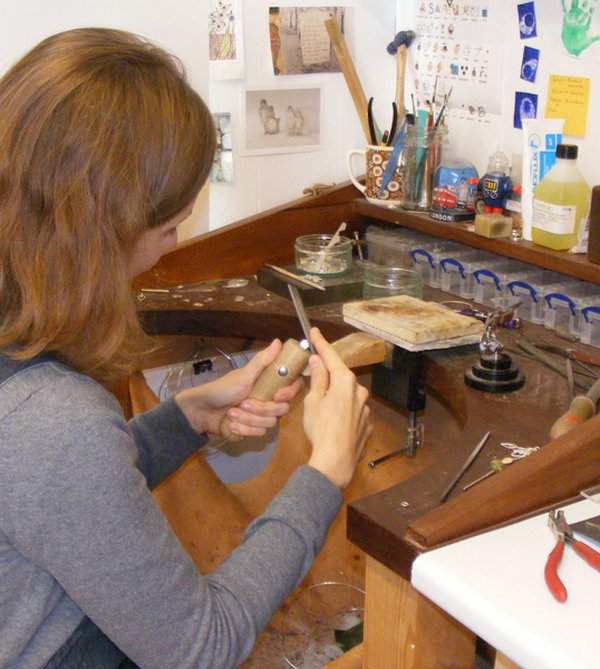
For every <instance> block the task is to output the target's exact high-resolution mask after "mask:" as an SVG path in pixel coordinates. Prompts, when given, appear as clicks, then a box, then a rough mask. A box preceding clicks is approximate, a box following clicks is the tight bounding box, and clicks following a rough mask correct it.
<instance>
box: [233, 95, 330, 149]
mask: <svg viewBox="0 0 600 669" xmlns="http://www.w3.org/2000/svg"><path fill="white" fill-rule="evenodd" d="M244 106H245V127H244V132H245V142H244V146H245V153H246V155H260V154H268V153H297V152H299V151H316V150H318V149H319V148H320V144H321V89H319V88H278V89H274V90H247V91H246V93H245V100H244Z"/></svg>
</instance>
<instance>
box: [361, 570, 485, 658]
mask: <svg viewBox="0 0 600 669" xmlns="http://www.w3.org/2000/svg"><path fill="white" fill-rule="evenodd" d="M366 593H367V594H366V602H365V633H364V644H363V646H364V648H363V658H364V659H363V669H457V668H460V669H463V668H464V669H470V668H471V667H472V666H473V664H474V662H475V636H474V634H473V633H472V632H470V631H469V630H468V629H467V628H466V627H463V625H461V624H460V623H459V622H458V621H456V620H454V618H452V617H450V616H449V615H448V614H447V613H445V612H444V611H442V609H440V608H439V607H437V606H436V605H435V604H433V603H432V602H430V601H429V600H428V599H426V598H425V597H423V596H422V595H421V594H419V593H418V592H417V591H416V590H415V589H414V588H413V587H412V586H411V584H410V583H409V582H408V581H406V580H404V579H403V578H402V577H400V576H398V574H396V573H395V572H393V571H392V570H390V569H388V568H387V567H386V566H384V565H383V564H381V563H380V562H378V561H377V560H374V559H373V558H371V557H367V572H366Z"/></svg>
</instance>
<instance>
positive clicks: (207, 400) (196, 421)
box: [175, 339, 303, 437]
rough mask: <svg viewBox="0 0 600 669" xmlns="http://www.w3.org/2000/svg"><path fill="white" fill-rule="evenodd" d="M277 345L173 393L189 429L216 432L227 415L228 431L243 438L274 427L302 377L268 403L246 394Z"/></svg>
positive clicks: (277, 350)
mask: <svg viewBox="0 0 600 669" xmlns="http://www.w3.org/2000/svg"><path fill="white" fill-rule="evenodd" d="M281 346H282V344H281V341H279V339H275V340H274V341H273V342H272V343H271V345H270V346H268V347H267V348H265V349H263V350H262V351H259V352H258V353H257V354H256V355H255V356H254V357H253V358H252V360H250V362H249V363H248V364H247V365H246V366H245V367H242V368H240V369H234V370H233V371H231V372H229V373H228V374H225V376H222V377H221V378H220V379H217V380H216V381H211V382H210V383H205V384H203V385H201V386H195V387H194V388H188V389H186V390H182V391H181V392H180V393H178V394H177V395H175V401H176V402H177V404H178V405H179V408H180V409H181V410H182V411H183V413H184V415H185V417H186V418H187V420H188V422H189V423H190V425H191V426H192V428H193V429H194V430H195V431H196V432H199V433H202V432H208V433H211V434H219V433H220V425H221V421H222V420H223V417H224V416H225V415H227V417H228V418H229V421H230V430H231V431H232V432H233V433H234V434H239V435H241V436H243V437H262V436H263V435H264V434H265V433H266V431H267V430H268V429H269V428H271V427H274V426H275V424H276V423H277V419H278V418H279V417H280V416H283V415H285V414H286V413H287V412H288V411H289V410H290V404H289V403H290V402H291V401H292V400H293V399H294V397H296V395H297V394H298V392H299V390H300V389H301V388H302V386H303V380H302V379H301V378H300V379H296V381H294V382H293V383H291V384H290V385H289V386H286V387H285V388H281V390H278V391H277V392H276V393H275V396H274V397H273V400H272V401H270V402H263V401H261V400H254V399H248V395H249V394H250V391H251V390H252V388H253V386H254V383H255V381H256V379H258V377H259V376H260V374H261V372H262V371H263V370H264V369H265V367H267V366H268V365H270V364H271V363H272V362H273V360H275V358H276V357H277V356H278V355H279V352H280V351H281Z"/></svg>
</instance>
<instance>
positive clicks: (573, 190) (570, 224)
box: [531, 144, 590, 251]
mask: <svg viewBox="0 0 600 669" xmlns="http://www.w3.org/2000/svg"><path fill="white" fill-rule="evenodd" d="M589 201H590V187H589V186H588V185H587V183H586V181H585V179H584V178H583V176H582V174H581V172H580V171H579V169H578V167H577V146H576V145H575V144H559V145H558V146H557V147H556V163H555V165H554V167H553V168H552V169H551V170H550V171H549V172H548V173H547V174H546V176H545V177H544V178H543V179H542V180H541V181H540V183H539V184H538V186H537V187H536V189H535V191H534V193H533V220H532V227H531V238H532V240H533V242H534V243H535V244H539V245H540V246H546V247H547V248H549V249H554V250H555V251H566V250H568V249H570V248H573V246H575V244H576V243H577V236H578V234H579V228H580V225H581V220H582V219H583V218H585V216H586V214H587V210H588V205H589Z"/></svg>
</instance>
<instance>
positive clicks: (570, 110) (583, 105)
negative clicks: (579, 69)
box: [544, 74, 590, 137]
mask: <svg viewBox="0 0 600 669" xmlns="http://www.w3.org/2000/svg"><path fill="white" fill-rule="evenodd" d="M589 103H590V80H589V79H588V78H587V77H569V76H561V75H557V74H551V75H550V78H549V81H548V95H547V98H546V111H545V114H544V116H545V117H546V118H564V119H565V127H564V134H565V135H573V136H574V137H583V136H584V135H585V131H586V128H587V115H588V107H589Z"/></svg>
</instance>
